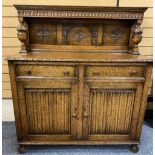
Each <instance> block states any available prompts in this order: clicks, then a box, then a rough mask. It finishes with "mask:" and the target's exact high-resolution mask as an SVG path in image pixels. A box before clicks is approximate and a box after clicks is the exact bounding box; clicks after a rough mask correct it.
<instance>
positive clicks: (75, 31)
mask: <svg viewBox="0 0 155 155" xmlns="http://www.w3.org/2000/svg"><path fill="white" fill-rule="evenodd" d="M67 44H69V45H91V44H92V34H91V32H90V31H89V29H87V28H85V27H73V28H71V29H70V30H69V31H68V36H67Z"/></svg>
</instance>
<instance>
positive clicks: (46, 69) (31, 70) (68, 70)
mask: <svg viewBox="0 0 155 155" xmlns="http://www.w3.org/2000/svg"><path fill="white" fill-rule="evenodd" d="M16 73H17V76H44V77H75V76H76V71H75V67H73V66H47V65H18V66H17V67H16Z"/></svg>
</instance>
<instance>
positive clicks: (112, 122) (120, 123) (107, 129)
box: [89, 89, 135, 134]
mask: <svg viewBox="0 0 155 155" xmlns="http://www.w3.org/2000/svg"><path fill="white" fill-rule="evenodd" d="M134 96H135V90H134V89H129V90H128V89H120V90H119V89H117V90H114V89H92V90H90V110H89V111H90V112H91V113H90V115H91V118H90V134H129V132H130V125H131V119H132V111H133V108H134Z"/></svg>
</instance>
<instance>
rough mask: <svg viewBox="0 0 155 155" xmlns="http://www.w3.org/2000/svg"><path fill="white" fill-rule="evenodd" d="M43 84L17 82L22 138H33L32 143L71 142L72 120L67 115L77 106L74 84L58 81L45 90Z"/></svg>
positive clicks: (72, 137) (73, 131)
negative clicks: (35, 141) (49, 141)
mask: <svg viewBox="0 0 155 155" xmlns="http://www.w3.org/2000/svg"><path fill="white" fill-rule="evenodd" d="M47 83H48V81H46V82H44V81H41V82H38V81H35V82H34V83H33V84H32V85H31V82H26V81H24V82H17V84H18V94H19V105H20V110H21V122H22V129H23V131H24V132H23V139H25V140H30V139H31V138H32V137H33V138H34V139H35V140H71V139H74V138H76V137H75V134H76V133H75V132H76V131H75V128H74V122H73V121H76V119H75V118H74V119H71V115H72V113H74V111H72V109H74V106H76V104H77V97H76V93H77V84H75V83H73V84H72V83H70V82H61V81H60V82H59V84H60V85H58V84H57V83H56V84H55V86H54V84H52V87H50V88H49V87H46V85H47ZM66 83H67V84H66ZM63 84H64V86H65V88H63ZM49 85H50V81H49ZM67 85H68V88H67V87H66V86H67ZM60 86H61V87H60ZM34 87H35V88H34ZM41 87H42V88H41ZM73 102H74V103H73ZM72 103H73V104H72ZM72 106H73V107H72ZM47 135H48V136H47ZM39 137H40V138H39Z"/></svg>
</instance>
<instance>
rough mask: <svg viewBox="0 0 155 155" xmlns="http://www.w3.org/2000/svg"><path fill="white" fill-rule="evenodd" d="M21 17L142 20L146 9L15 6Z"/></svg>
mask: <svg viewBox="0 0 155 155" xmlns="http://www.w3.org/2000/svg"><path fill="white" fill-rule="evenodd" d="M15 7H16V9H17V11H18V16H21V17H54V18H60V17H67V18H105V19H142V18H143V14H144V12H145V10H146V9H147V8H145V7H140V8H138V7H137V8H134V7H90V6H37V5H31V6H30V5H15Z"/></svg>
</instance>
